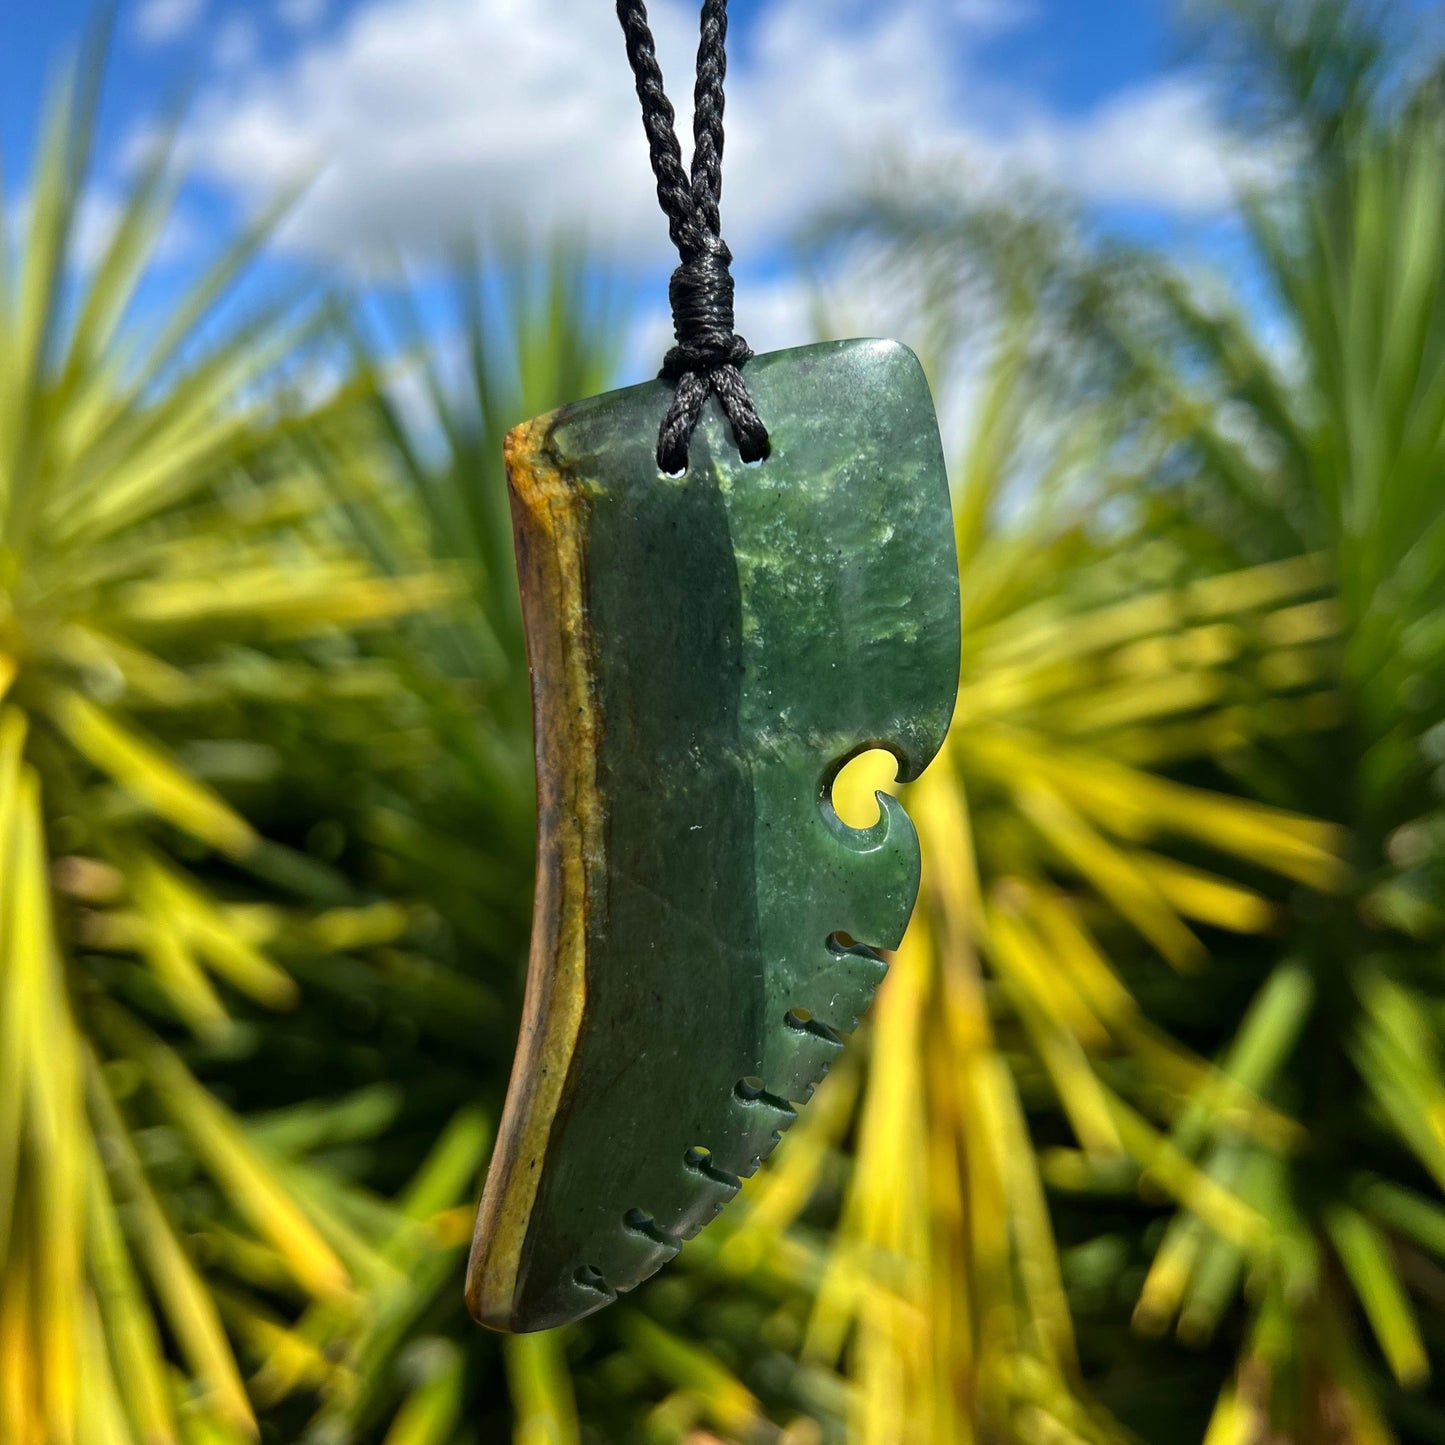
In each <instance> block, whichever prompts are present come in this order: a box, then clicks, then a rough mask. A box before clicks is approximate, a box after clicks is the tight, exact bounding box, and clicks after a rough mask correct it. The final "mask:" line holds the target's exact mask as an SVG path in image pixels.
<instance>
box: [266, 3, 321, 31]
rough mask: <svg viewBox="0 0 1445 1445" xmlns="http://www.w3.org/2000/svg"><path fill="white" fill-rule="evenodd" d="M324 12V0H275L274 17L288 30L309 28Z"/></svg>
mask: <svg viewBox="0 0 1445 1445" xmlns="http://www.w3.org/2000/svg"><path fill="white" fill-rule="evenodd" d="M325 14H326V0H276V18H277V19H278V20H279V21H280V22H281V23H282V24H283V25H284V26H286V28H287V29H288V30H311V29H314V28H315V27H316V26H317V25H319V24H320V23H321V20H322V17H323V16H324V15H325Z"/></svg>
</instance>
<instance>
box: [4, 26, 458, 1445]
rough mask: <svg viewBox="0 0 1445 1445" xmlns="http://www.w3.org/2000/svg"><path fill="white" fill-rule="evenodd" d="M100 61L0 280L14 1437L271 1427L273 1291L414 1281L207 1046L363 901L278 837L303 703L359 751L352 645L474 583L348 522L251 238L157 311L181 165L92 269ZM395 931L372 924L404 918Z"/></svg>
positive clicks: (273, 992)
mask: <svg viewBox="0 0 1445 1445" xmlns="http://www.w3.org/2000/svg"><path fill="white" fill-rule="evenodd" d="M98 75H99V63H98V50H97V52H96V53H93V54H91V55H90V56H89V57H88V59H87V60H86V61H85V62H84V63H82V64H81V65H80V66H79V67H77V69H76V70H75V71H74V72H73V73H72V75H71V78H70V79H69V81H68V82H67V84H66V86H65V87H64V88H63V89H62V90H61V92H60V94H59V95H58V96H57V99H56V102H55V104H54V106H53V108H52V114H51V116H50V119H49V121H48V124H47V127H46V129H45V132H44V135H43V138H42V141H41V143H40V147H39V151H38V154H37V157H36V160H35V164H34V167H33V175H32V184H31V199H30V205H29V211H28V215H27V217H26V218H25V222H24V226H23V228H22V230H21V232H20V237H19V245H18V252H17V254H18V262H17V264H16V265H15V266H14V267H13V269H12V267H11V266H10V264H9V263H8V262H7V264H6V266H5V269H4V271H3V275H0V607H3V617H4V621H3V624H0V673H3V679H4V701H3V705H0V738H3V741H0V753H3V757H0V859H3V866H0V877H3V880H4V884H3V890H0V996H3V1003H0V1080H3V1087H0V1298H3V1306H0V1320H3V1323H0V1335H3V1339H0V1349H3V1351H4V1358H5V1361H6V1363H5V1366H4V1371H5V1375H6V1386H5V1389H4V1391H3V1398H4V1404H3V1407H0V1409H3V1411H4V1418H3V1421H0V1434H3V1435H4V1437H5V1439H6V1440H8V1441H15V1442H16V1445H29V1442H34V1445H42V1442H44V1445H63V1442H66V1441H76V1442H81V1441H84V1442H89V1441H92V1440H94V1441H107V1442H110V1441H114V1442H127V1441H140V1440H145V1441H148V1442H160V1441H168V1440H174V1441H179V1440H181V1439H201V1438H205V1439H213V1440H238V1439H243V1438H251V1437H253V1436H254V1434H255V1432H256V1428H257V1427H256V1416H255V1410H254V1404H253V1398H252V1395H251V1394H250V1393H249V1392H248V1389H247V1387H246V1385H245V1383H244V1377H243V1365H242V1363H241V1361H242V1360H243V1359H244V1358H245V1355H244V1353H243V1352H239V1351H238V1350H237V1342H238V1340H239V1341H246V1342H247V1343H248V1344H249V1345H250V1346H251V1347H252V1348H253V1349H255V1348H258V1347H259V1346H260V1345H261V1344H262V1342H264V1341H265V1339H266V1338H267V1337H268V1336H267V1330H268V1329H273V1330H274V1328H275V1327H273V1326H268V1324H267V1319H268V1316H267V1313H266V1310H267V1307H266V1306H265V1305H264V1304H263V1302H262V1301H263V1300H264V1299H266V1298H271V1299H272V1300H275V1301H282V1302H285V1307H286V1308H290V1307H291V1304H292V1302H294V1301H297V1300H307V1299H309V1300H314V1301H317V1302H318V1307H321V1306H322V1305H323V1304H324V1306H325V1307H327V1308H331V1309H333V1310H336V1311H340V1312H343V1313H344V1312H345V1311H346V1310H347V1309H348V1308H352V1307H353V1306H354V1302H355V1301H356V1299H357V1298H358V1293H357V1291H358V1287H359V1284H360V1283H361V1282H364V1281H367V1280H368V1279H369V1278H370V1277H372V1276H374V1275H378V1274H382V1273H384V1272H385V1271H386V1270H387V1269H388V1268H389V1269H391V1270H393V1271H395V1270H396V1269H397V1268H398V1266H397V1265H396V1264H395V1263H390V1262H388V1260H387V1259H386V1246H385V1243H384V1236H381V1237H379V1235H380V1230H379V1224H378V1221H379V1220H393V1219H395V1218H396V1216H395V1215H394V1214H393V1211H392V1210H391V1209H390V1207H381V1206H378V1208H377V1211H376V1216H377V1217H376V1218H374V1219H372V1220H370V1221H368V1222H367V1224H366V1226H365V1227H363V1228H358V1227H357V1226H356V1222H355V1220H354V1219H353V1218H351V1217H350V1216H351V1214H352V1211H353V1207H354V1206H353V1204H352V1203H351V1202H350V1201H349V1199H348V1197H347V1190H346V1189H343V1188H338V1187H337V1186H335V1185H328V1183H327V1181H326V1180H325V1178H324V1177H323V1176H322V1175H320V1174H318V1173H317V1172H316V1170H315V1169H314V1168H313V1166H312V1165H311V1164H310V1163H309V1162H308V1161H307V1160H306V1159H305V1158H304V1157H298V1158H293V1159H289V1160H288V1159H285V1158H283V1157H281V1156H280V1155H279V1154H278V1153H277V1152H276V1151H275V1150H273V1149H272V1148H271V1147H269V1146H268V1145H267V1144H266V1143H265V1142H264V1141H262V1140H258V1139H257V1138H256V1137H255V1136H254V1135H253V1133H252V1131H251V1130H250V1129H249V1128H248V1127H247V1125H246V1123H245V1121H244V1120H243V1119H241V1118H240V1117H238V1116H237V1115H236V1113H234V1112H233V1111H232V1110H231V1109H230V1108H229V1107H227V1105H226V1104H225V1103H223V1102H222V1100H221V1099H220V1098H219V1097H218V1096H217V1095H215V1094H214V1093H212V1092H211V1091H210V1090H209V1089H208V1088H207V1087H206V1086H205V1085H204V1084H203V1083H202V1082H201V1080H200V1078H199V1077H198V1075H197V1073H196V1072H195V1070H194V1068H193V1066H192V1064H191V1063H190V1062H188V1060H187V1057H186V1054H187V1053H188V1052H192V1050H190V1049H188V1048H186V1047H185V1046H184V1042H183V1041H184V1037H185V1035H186V1033H189V1034H190V1036H191V1037H192V1038H193V1039H195V1040H199V1041H200V1042H201V1043H202V1044H203V1045H205V1046H206V1047H209V1048H212V1049H215V1048H217V1047H220V1046H221V1045H223V1044H224V1042H225V1040H227V1039H228V1038H231V1037H233V1029H234V1022H235V1020H236V1018H237V1016H238V1014H243V1013H246V1012H247V1011H249V1010H250V1009H252V1008H253V1007H259V1008H262V1009H276V1008H284V1007H287V1006H289V1005H291V1004H293V1003H294V1002H295V999H296V997H297V991H298V990H297V983H296V981H295V979H294V977H293V976H292V974H291V972H290V971H289V970H288V967H287V964H286V962H285V961H283V957H282V954H283V952H284V951H285V949H278V948H276V947H275V946H274V945H275V944H276V943H277V942H278V941H280V940H282V939H283V938H284V937H285V936H286V935H288V932H289V943H288V944H287V945H286V946H287V948H289V950H290V951H291V952H292V953H293V954H296V955H303V956H304V955H305V954H306V953H308V952H309V953H311V954H313V955H314V954H316V953H318V952H321V951H322V950H324V949H327V948H329V947H332V946H335V945H334V944H332V943H331V942H330V939H328V935H330V938H337V937H339V938H340V939H341V940H342V941H341V943H340V946H341V947H345V946H346V938H347V934H348V931H350V932H351V933H352V936H353V937H357V936H358V935H356V933H355V930H354V929H352V928H351V922H352V920H354V919H355V918H356V916H357V913H358V909H359V907H360V905H362V904H363V903H364V901H365V900H363V899H361V898H360V897H357V896H354V895H353V894H352V893H351V890H350V889H349V888H348V887H347V886H346V885H345V884H344V882H341V883H339V886H338V887H337V888H336V889H335V890H333V891H332V893H331V894H330V895H329V897H328V895H327V891H326V890H321V892H320V894H318V892H317V890H316V889H315V888H314V887H313V886H312V884H313V882H314V878H315V875H316V873H317V871H318V870H317V869H316V868H315V867H314V866H313V865H310V864H308V863H307V861H306V860H305V859H304V858H302V857H300V856H299V855H296V854H293V853H291V852H289V851H288V850H287V849H285V848H282V847H281V846H279V845H278V844H276V843H273V842H267V841H265V840H264V838H263V836H262V832H261V831H260V829H259V828H258V826H257V824H256V822H255V821H254V820H253V816H250V814H252V812H253V809H252V807H250V806H248V789H247V786H246V784H247V782H249V783H250V784H251V787H250V790H249V799H252V800H254V798H255V796H256V792H257V789H256V784H257V782H258V781H259V782H261V783H265V782H266V780H268V779H273V778H275V777H276V776H277V775H278V774H279V773H280V772H282V771H283V770H284V768H285V766H286V763H287V759H286V756H285V751H284V749H285V743H284V729H283V728H282V727H281V726H280V718H281V716H282V714H281V711H280V710H279V709H278V708H277V706H276V703H277V702H278V701H280V702H282V703H283V705H284V706H285V707H287V708H290V709H291V710H292V715H293V716H294V709H295V708H296V706H297V705H298V704H299V705H301V706H304V707H305V708H307V709H309V725H311V726H312V727H314V728H316V729H317V731H318V732H319V733H321V734H323V735H324V734H325V733H326V732H327V731H328V729H330V731H331V732H332V734H333V737H334V740H335V744H336V746H337V747H338V748H341V749H349V750H350V751H351V753H352V754H353V755H359V752H360V750H359V749H358V748H357V747H356V745H355V734H356V733H357V732H358V731H361V732H364V731H365V730H366V729H367V728H368V727H369V726H374V725H375V724H376V722H378V721H380V720H381V719H382V718H384V716H385V709H384V706H383V705H384V704H385V702H386V698H387V696H388V695H389V694H388V693H387V691H386V688H385V687H383V689H382V690H381V695H380V697H378V696H377V689H375V688H373V689H372V694H371V696H370V697H369V698H368V697H367V695H366V688H365V687H364V686H362V687H361V688H360V689H358V683H364V681H365V674H364V673H355V674H353V673H349V672H348V671H347V670H346V669H345V668H340V667H338V666H336V661H337V657H338V646H340V649H341V654H342V655H343V656H344V653H345V649H346V647H347V646H350V645H353V644H351V643H350V641H349V640H350V639H354V638H356V637H357V636H359V635H361V634H363V633H364V632H365V631H366V630H367V629H370V628H380V627H384V626H387V625H390V624H392V623H394V622H395V621H396V620H397V619H399V618H402V617H404V616H407V615H410V614H412V613H415V612H416V611H418V610H419V609H423V608H429V607H434V606H436V605H437V604H438V603H439V602H440V601H441V600H442V599H444V598H445V597H447V596H449V595H450V593H451V590H452V589H451V586H450V584H448V583H445V582H443V581H442V580H441V579H440V577H439V575H438V573H437V572H436V571H434V570H431V571H428V572H426V573H416V574H412V575H405V576H402V575H398V576H391V577H384V576H381V575H379V574H378V573H377V571H376V570H375V569H374V568H373V567H371V566H370V565H369V563H368V562H367V560H366V559H365V558H364V557H363V555H362V554H361V553H359V552H358V551H357V550H356V549H355V548H354V547H352V546H350V545H348V544H347V543H346V542H345V541H344V540H343V537H342V533H341V532H340V531H339V530H338V529H337V528H336V527H335V526H334V525H332V524H331V523H330V522H329V521H328V517H329V516H330V514H331V512H332V511H333V500H332V491H333V490H334V488H335V486H336V479H335V478H326V477H323V476H322V475H321V474H320V473H318V471H317V469H316V467H315V466H314V465H313V463H312V462H311V460H310V459H309V457H308V455H307V452H306V450H305V448H303V447H302V446H301V445H299V444H298V440H297V432H296V428H295V427H294V426H293V425H292V424H291V423H290V422H289V421H288V419H287V417H286V416H285V415H284V412H283V411H282V410H281V408H280V407H279V405H278V399H277V395H278V394H277V391H276V388H275V385H274V378H275V375H276V368H277V364H278V362H280V361H282V360H285V359H288V358H292V357H295V356H297V355H299V354H301V348H303V346H304V344H305V341H306V338H307V333H308V329H309V328H310V326H311V324H312V323H310V322H308V321H307V320H306V319H305V318H304V317H299V318H298V316H297V314H296V313H295V312H294V310H291V309H277V308H260V309H257V310H255V311H254V313H253V314H252V315H251V316H250V317H249V318H248V319H246V320H244V321H243V322H241V323H240V324H239V325H237V326H235V327H232V328H230V329H222V330H220V331H219V332H218V331H216V330H215V329H214V328H213V327H212V326H211V324H210V323H211V320H212V310H213V306H214V302H215V301H216V300H217V298H218V297H219V296H220V295H221V293H222V292H223V291H224V290H225V289H226V287H227V286H228V285H229V283H230V282H231V281H232V280H233V279H234V278H235V277H236V276H237V275H238V273H239V272H240V270H241V269H242V268H243V266H244V264H245V262H246V260H247V259H248V257H249V256H250V255H251V253H252V252H253V251H254V250H255V248H256V246H257V244H258V243H259V241H260V239H261V236H262V234H263V230H262V229H261V228H257V229H256V230H253V231H251V232H248V233H246V234H245V235H243V236H242V237H241V238H240V239H239V240H238V241H237V242H236V243H235V244H234V245H233V246H232V247H231V248H230V249H229V250H227V251H226V252H225V253H224V254H223V255H222V256H220V258H219V259H218V260H217V261H216V262H215V264H214V265H213V266H212V267H211V268H210V269H209V270H208V271H207V272H206V273H205V274H203V275H202V276H201V278H200V279H199V280H198V281H197V282H196V283H195V286H194V288H193V289H192V291H191V292H190V293H189V295H187V296H185V297H184V298H182V299H181V300H180V301H179V302H178V303H177V304H176V305H175V307H174V309H173V310H172V311H171V312H170V314H169V315H167V316H164V317H161V318H160V319H159V321H158V322H155V323H153V324H150V325H148V326H144V325H142V324H141V323H140V321H139V319H138V318H137V316H136V314H135V308H136V297H137V291H138V288H139V286H140V284H141V282H142V279H143V277H144V276H145V274H146V271H147V268H148V266H149V264H150V262H151V260H152V258H153V256H154V252H155V246H156V243H157V238H158V236H159V235H160V232H161V228H162V225H163V222H164V219H165V216H166V213H167V209H168V206H169V203H170V200H171V198H172V194H173V191H174V178H173V169H172V167H171V166H170V164H169V160H168V157H167V156H166V155H165V153H164V151H162V152H160V153H158V154H157V156H156V157H155V158H154V159H153V160H151V161H150V162H149V163H148V164H147V166H146V168H145V170H144V172H143V173H142V175H141V176H140V178H139V180H138V181H137V182H136V184H135V187H134V189H133V190H132V192H131V193H130V196H129V198H128V201H127V204H126V206H125V207H124V209H123V212H122V214H121V216H120V218H119V221H118V223H117V225H116V226H115V228H114V231H113V232H112V234H111V236H110V238H109V241H108V242H107V244H106V245H105V246H104V248H103V250H102V253H101V255H100V257H99V259H98V260H97V261H96V262H95V263H94V265H93V266H92V267H90V268H88V269H81V268H79V267H78V265H77V261H76V252H75V235H76V224H77V222H76V217H77V211H78V208H79V206H80V205H81V203H82V199H83V196H84V188H85V184H86V176H87V160H88V149H89V142H90V136H91V133H92V113H93V108H94V100H95V94H94V92H95V86H96V84H97V78H98ZM9 233H10V221H9V219H8V218H6V217H0V234H6V235H8V234H9ZM283 679H284V683H283ZM391 691H392V692H395V691H396V689H395V688H394V686H393V687H392V688H391ZM358 709H360V711H359V712H358ZM247 734H249V736H248V735H247ZM238 782H239V786H238ZM266 791H267V790H266V789H265V788H264V787H262V788H261V789H260V792H261V795H262V796H264V795H265V793H266ZM277 880H286V881H287V882H289V884H290V888H289V892H290V899H289V900H284V895H282V897H283V904H282V906H280V907H277V906H275V905H273V904H272V903H271V902H269V901H268V900H269V899H270V898H271V897H273V896H275V891H274V890H275V888H276V883H277ZM283 886H284V884H283ZM328 901H329V902H331V903H334V904H337V905H338V906H336V907H334V908H331V909H329V910H328V909H327V908H326V907H325V906H322V905H323V904H324V903H325V902H328ZM342 902H345V903H350V904H355V905H357V907H349V908H348V907H343V906H340V904H341V903H342ZM372 923H373V927H372V929H371V933H370V935H369V936H367V934H366V931H365V930H364V929H363V930H362V932H361V934H360V935H359V939H360V943H361V945H362V946H364V945H365V944H366V943H367V942H370V943H372V944H384V943H387V942H390V941H391V940H393V939H395V938H396V937H398V936H399V935H400V934H401V933H402V932H403V931H404V930H405V929H406V928H407V926H408V923H409V914H408V912H407V910H405V909H393V910H392V911H391V913H390V914H389V915H387V916H386V917H384V918H377V917H375V916H373V919H372ZM378 924H379V925H380V926H379V927H377V925H378ZM308 934H309V935H311V936H310V937H308ZM164 1036H170V1038H171V1039H172V1040H173V1041H167V1039H166V1037H164ZM162 1146H164V1148H163V1147H162ZM479 1147H480V1145H479V1143H478V1142H477V1141H473V1145H472V1150H471V1155H470V1159H469V1164H468V1169H471V1168H474V1167H475V1158H476V1153H477V1150H478V1148H479ZM166 1160H169V1161H170V1162H169V1164H167V1163H165V1162H164V1161H166ZM457 1187H465V1181H463V1182H461V1183H460V1184H458V1185H457ZM446 1202H447V1203H450V1202H451V1199H450V1198H449V1199H448V1200H447V1201H446ZM400 1224H401V1221H400V1220H398V1222H397V1223H396V1224H395V1225H390V1226H388V1228H397V1227H400ZM202 1243H204V1245H205V1247H201V1244H202ZM226 1277H229V1278H230V1279H231V1281H232V1282H231V1284H229V1285H225V1284H223V1283H222V1282H221V1281H223V1280H224V1279H225V1278H226ZM349 1302H350V1303H349ZM353 1312H354V1310H353ZM288 1348H291V1346H290V1345H289V1344H288ZM314 1364H315V1368H316V1369H317V1370H323V1369H324V1373H325V1374H326V1375H327V1376H328V1377H329V1376H331V1375H334V1374H335V1366H334V1365H333V1364H331V1363H330V1362H329V1361H326V1360H320V1359H318V1360H317V1361H315V1362H314Z"/></svg>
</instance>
